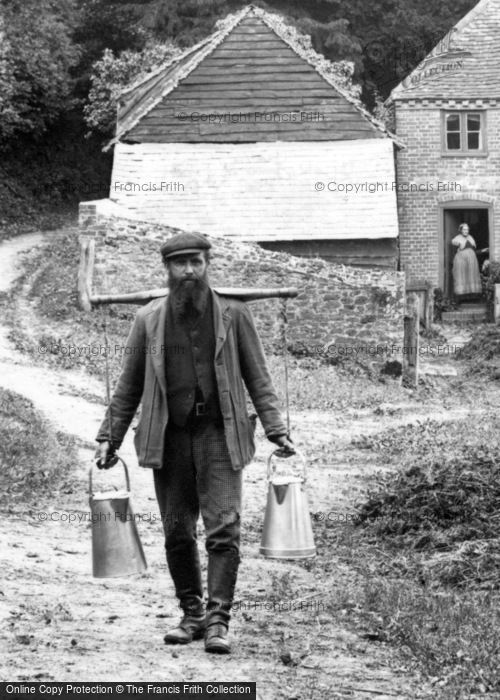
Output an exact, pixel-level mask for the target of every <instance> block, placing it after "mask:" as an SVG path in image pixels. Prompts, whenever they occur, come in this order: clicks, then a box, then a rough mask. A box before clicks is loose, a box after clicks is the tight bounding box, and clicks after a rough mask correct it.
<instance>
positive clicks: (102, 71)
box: [84, 43, 179, 136]
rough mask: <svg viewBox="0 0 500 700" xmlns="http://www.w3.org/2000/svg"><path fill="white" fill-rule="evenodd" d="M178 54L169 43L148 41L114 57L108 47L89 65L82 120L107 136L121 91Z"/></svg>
mask: <svg viewBox="0 0 500 700" xmlns="http://www.w3.org/2000/svg"><path fill="white" fill-rule="evenodd" d="M178 53H179V51H178V49H176V47H175V46H174V45H173V44H171V43H168V44H157V43H153V44H149V45H148V46H146V47H145V48H144V49H142V51H122V52H121V53H120V55H119V56H115V55H114V54H113V52H112V51H111V49H106V50H105V51H104V54H103V57H102V58H101V60H100V61H97V63H95V65H94V67H93V73H92V77H91V85H92V86H91V88H90V92H89V97H88V104H87V105H85V107H84V114H85V121H86V123H87V126H88V127H89V129H90V130H91V131H94V132H100V133H102V134H104V135H106V136H111V135H112V134H113V131H114V127H115V122H116V107H117V101H118V96H119V94H120V92H121V90H122V89H123V88H124V87H126V86H128V85H131V84H132V83H133V82H134V81H135V80H136V79H139V78H140V77H142V76H143V75H144V74H146V73H148V72H149V71H151V70H153V69H154V68H155V67H156V66H159V65H161V64H164V63H166V62H168V61H170V60H171V59H172V58H174V57H175V56H176V55H177V54H178Z"/></svg>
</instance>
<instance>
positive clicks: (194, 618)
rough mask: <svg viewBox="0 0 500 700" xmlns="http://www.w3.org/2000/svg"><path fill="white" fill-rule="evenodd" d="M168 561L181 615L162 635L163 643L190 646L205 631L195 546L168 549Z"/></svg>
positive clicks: (197, 554)
mask: <svg viewBox="0 0 500 700" xmlns="http://www.w3.org/2000/svg"><path fill="white" fill-rule="evenodd" d="M167 562H168V568H169V570H170V575H171V576H172V580H173V582H174V586H175V593H176V595H177V598H178V599H179V605H180V607H181V608H182V610H183V611H184V615H183V616H182V619H181V621H180V622H179V624H178V625H177V627H174V628H173V629H171V630H169V631H168V632H167V634H166V635H165V637H164V640H165V644H189V642H192V641H193V639H201V638H202V637H203V635H204V633H205V628H206V622H205V608H204V605H203V598H202V596H203V587H202V582H201V566H200V559H199V553H198V546H197V545H196V543H195V544H194V547H191V548H190V549H186V548H184V549H182V550H181V549H179V550H177V551H176V550H173V551H172V550H171V551H168V550H167Z"/></svg>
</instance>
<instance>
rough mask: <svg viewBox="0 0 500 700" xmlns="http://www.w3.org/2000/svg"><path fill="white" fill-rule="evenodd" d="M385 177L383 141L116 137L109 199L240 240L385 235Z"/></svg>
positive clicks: (392, 201)
mask: <svg viewBox="0 0 500 700" xmlns="http://www.w3.org/2000/svg"><path fill="white" fill-rule="evenodd" d="M394 182H395V173H394V156H393V144H392V141H391V140H390V139H385V138H384V139H382V138H380V139H360V140H357V141H336V142H325V141H323V142H317V141H315V142H310V141H309V142H307V143H306V142H276V143H249V144H227V143H221V144H218V143H207V144H205V143H203V144H189V143H168V144H160V143H159V144H150V143H149V144H133V145H131V144H121V143H120V144H117V146H116V147H115V152H114V163H113V173H112V178H111V187H110V198H111V199H112V200H113V201H114V202H116V203H117V204H119V205H120V207H119V208H120V209H121V210H122V211H123V215H124V216H129V217H132V218H137V219H141V220H148V221H155V222H161V223H165V224H168V225H169V226H173V227H177V228H181V229H187V230H198V231H203V232H205V233H209V234H213V235H224V236H229V237H235V238H239V239H242V240H258V241H266V240H267V241H269V240H304V239H356V238H381V237H384V238H386V237H391V238H393V237H396V236H397V235H398V220H397V204H396V191H395V189H394ZM317 183H321V184H319V185H318V184H317ZM377 183H379V185H378V188H377V191H374V192H370V191H367V190H368V189H369V187H370V186H371V187H372V189H373V188H375V187H376V186H377ZM348 185H350V186H356V185H358V191H357V192H356V191H351V192H346V191H345V190H342V187H345V186H348ZM322 186H323V187H324V189H320V188H321V187H322Z"/></svg>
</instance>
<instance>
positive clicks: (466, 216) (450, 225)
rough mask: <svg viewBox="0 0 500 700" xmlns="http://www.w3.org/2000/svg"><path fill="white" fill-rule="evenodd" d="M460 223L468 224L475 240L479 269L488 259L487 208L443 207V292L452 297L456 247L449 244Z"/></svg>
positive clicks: (488, 232)
mask: <svg viewBox="0 0 500 700" xmlns="http://www.w3.org/2000/svg"><path fill="white" fill-rule="evenodd" d="M460 224H468V225H469V232H470V235H471V236H472V237H473V239H474V240H475V242H476V255H477V259H478V262H479V269H480V270H481V269H482V268H483V265H484V263H485V261H486V260H489V244H490V231H489V220H488V209H487V208H485V207H483V208H481V209H468V208H467V209H445V210H444V226H443V231H444V246H443V248H444V256H443V263H444V271H443V272H444V276H443V292H444V294H445V296H447V297H450V298H452V297H453V274H452V268H453V258H454V256H455V253H456V248H455V246H453V245H452V244H451V239H452V238H454V237H455V236H456V235H457V233H458V227H459V226H460Z"/></svg>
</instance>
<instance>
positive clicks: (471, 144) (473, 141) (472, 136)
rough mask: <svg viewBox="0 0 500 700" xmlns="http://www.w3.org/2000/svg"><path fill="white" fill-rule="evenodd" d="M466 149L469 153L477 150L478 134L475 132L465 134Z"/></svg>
mask: <svg viewBox="0 0 500 700" xmlns="http://www.w3.org/2000/svg"><path fill="white" fill-rule="evenodd" d="M467 148H468V149H469V150H470V151H477V150H478V149H479V133H478V132H477V131H473V132H472V133H470V132H469V133H468V134H467Z"/></svg>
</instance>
